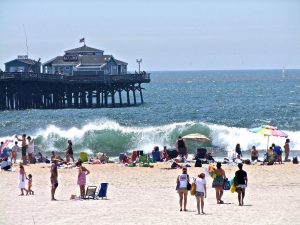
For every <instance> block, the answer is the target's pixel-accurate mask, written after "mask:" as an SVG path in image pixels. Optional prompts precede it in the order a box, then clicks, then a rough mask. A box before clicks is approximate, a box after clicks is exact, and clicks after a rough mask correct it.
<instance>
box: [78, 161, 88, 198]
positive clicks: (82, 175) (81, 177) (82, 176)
mask: <svg viewBox="0 0 300 225" xmlns="http://www.w3.org/2000/svg"><path fill="white" fill-rule="evenodd" d="M77 166H78V167H79V171H78V178H77V184H78V185H79V188H80V197H81V199H84V196H85V193H84V192H85V185H86V175H88V174H89V173H90V171H89V170H88V169H86V168H85V167H84V166H82V162H81V161H80V160H79V161H78V162H77Z"/></svg>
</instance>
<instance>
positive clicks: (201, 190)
mask: <svg viewBox="0 0 300 225" xmlns="http://www.w3.org/2000/svg"><path fill="white" fill-rule="evenodd" d="M195 184H196V194H195V196H196V201H197V210H198V214H200V202H201V212H202V214H205V213H204V210H203V209H204V198H206V180H205V174H204V173H201V174H199V175H198V177H197V178H196V179H195Z"/></svg>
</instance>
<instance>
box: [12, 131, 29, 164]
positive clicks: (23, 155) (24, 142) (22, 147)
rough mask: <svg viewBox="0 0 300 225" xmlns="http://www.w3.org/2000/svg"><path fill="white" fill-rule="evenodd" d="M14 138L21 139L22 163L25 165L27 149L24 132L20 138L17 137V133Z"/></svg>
mask: <svg viewBox="0 0 300 225" xmlns="http://www.w3.org/2000/svg"><path fill="white" fill-rule="evenodd" d="M15 138H16V139H17V140H18V141H21V151H22V161H23V165H26V164H27V160H26V151H27V144H26V134H23V135H22V139H20V138H18V135H16V136H15Z"/></svg>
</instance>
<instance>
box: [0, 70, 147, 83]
mask: <svg viewBox="0 0 300 225" xmlns="http://www.w3.org/2000/svg"><path fill="white" fill-rule="evenodd" d="M1 80H2V81H4V80H6V81H9V80H16V81H44V82H62V83H94V82H99V83H104V84H113V83H149V82H150V74H149V73H145V72H143V73H127V74H118V75H95V76H84V75H80V76H79V75H75V76H67V75H57V74H47V73H31V72H1V73H0V81H1Z"/></svg>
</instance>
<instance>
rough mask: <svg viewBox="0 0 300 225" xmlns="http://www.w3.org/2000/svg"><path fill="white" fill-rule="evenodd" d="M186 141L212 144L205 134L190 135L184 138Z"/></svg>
mask: <svg viewBox="0 0 300 225" xmlns="http://www.w3.org/2000/svg"><path fill="white" fill-rule="evenodd" d="M182 138H183V139H185V140H192V141H197V142H200V143H206V142H210V139H209V138H208V137H206V136H205V135H203V134H199V133H194V134H188V135H185V136H183V137H182Z"/></svg>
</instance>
